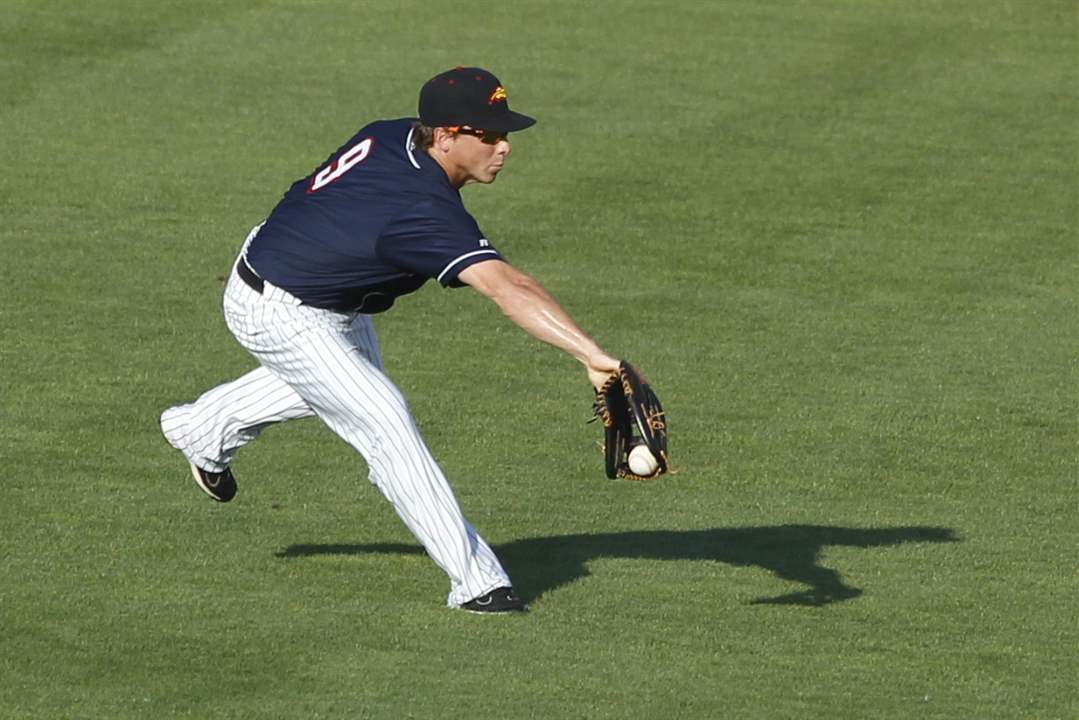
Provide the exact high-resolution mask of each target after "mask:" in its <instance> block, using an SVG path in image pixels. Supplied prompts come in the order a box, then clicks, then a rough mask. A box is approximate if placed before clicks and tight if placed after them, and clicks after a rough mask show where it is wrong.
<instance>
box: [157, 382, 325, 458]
mask: <svg viewBox="0 0 1079 720" xmlns="http://www.w3.org/2000/svg"><path fill="white" fill-rule="evenodd" d="M312 415H314V412H313V411H312V410H311V408H310V407H308V405H307V403H306V402H304V400H303V398H301V397H300V396H299V395H297V394H296V391H295V390H293V389H292V388H291V387H289V386H288V384H287V383H285V382H283V381H281V380H280V379H279V378H278V377H277V376H276V375H274V374H273V373H272V372H270V371H269V370H267V369H266V368H264V367H259V368H255V369H254V370H252V371H251V372H249V373H247V374H246V375H243V376H242V377H239V378H237V379H236V380H233V381H232V382H228V383H225V384H223V385H219V386H217V387H215V388H213V389H212V390H208V391H207V392H205V393H203V394H202V395H201V396H200V397H199V398H198V399H197V400H195V401H194V402H192V403H190V404H187V405H177V406H175V407H171V408H169V409H168V410H166V411H165V412H163V413H162V414H161V431H162V432H163V433H164V435H165V439H166V440H168V441H169V444H170V445H172V446H173V447H174V448H176V449H177V450H179V451H180V452H182V453H183V454H184V456H185V457H186V458H187V459H188V460H189V461H190V462H192V463H193V464H194V465H196V466H197V467H199V468H201V469H203V470H206V471H209V472H212V473H220V472H223V471H224V470H225V469H226V468H227V467H228V465H229V463H231V462H232V458H233V456H235V454H236V451H237V450H239V449H240V448H241V447H243V446H244V445H246V444H247V443H249V442H251V441H252V440H254V439H255V438H257V437H258V436H259V433H260V432H262V430H263V429H264V428H266V427H268V426H269V425H273V424H275V423H279V422H284V421H286V420H296V419H298V418H304V417H311V416H312Z"/></svg>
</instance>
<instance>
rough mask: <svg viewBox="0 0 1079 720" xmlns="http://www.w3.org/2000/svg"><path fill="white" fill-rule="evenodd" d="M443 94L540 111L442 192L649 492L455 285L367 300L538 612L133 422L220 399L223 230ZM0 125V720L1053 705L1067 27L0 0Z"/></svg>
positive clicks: (1009, 17) (339, 476) (713, 8)
mask: <svg viewBox="0 0 1079 720" xmlns="http://www.w3.org/2000/svg"><path fill="white" fill-rule="evenodd" d="M462 63H463V64H479V65H483V66H487V67H490V68H491V69H493V70H494V71H495V72H496V73H497V74H498V75H499V76H500V77H501V78H502V80H503V81H504V82H505V84H506V85H507V87H508V89H509V94H510V102H511V104H512V105H513V107H515V108H516V109H519V110H521V111H524V112H528V113H530V114H533V115H535V116H536V117H537V118H539V124H538V125H537V126H536V127H535V128H534V129H532V130H529V131H528V132H525V133H522V134H520V135H519V136H516V137H515V138H514V140H515V143H514V152H513V155H512V156H511V157H510V159H509V164H508V167H507V169H506V171H505V172H504V173H503V174H502V176H501V177H500V179H499V181H498V182H497V183H496V184H495V185H492V186H490V187H471V188H468V189H466V190H465V191H464V196H465V202H466V204H467V205H468V206H469V208H470V209H471V210H472V212H473V214H474V215H476V217H477V218H478V219H479V221H480V225H481V227H482V228H483V229H484V231H485V232H486V234H487V235H488V237H490V238H492V239H493V240H494V241H495V242H496V244H497V245H498V246H499V247H500V249H502V250H503V251H504V252H505V253H506V255H507V256H508V257H509V258H510V259H511V260H512V261H513V262H514V263H515V264H517V265H518V266H520V267H522V268H523V269H525V270H527V271H529V272H531V273H532V274H534V275H536V276H537V277H538V278H539V279H540V280H541V281H543V282H544V283H545V284H546V285H547V286H548V287H549V288H550V289H551V291H552V292H553V293H554V294H555V295H556V296H557V297H558V298H560V299H561V300H562V302H563V304H564V305H565V306H566V307H567V308H568V309H569V310H570V311H571V313H573V314H574V316H575V317H576V318H577V319H578V320H579V321H580V322H581V324H582V325H583V326H585V327H586V328H587V329H589V330H590V331H591V332H592V333H593V334H594V335H595V336H596V338H597V339H598V340H599V341H600V342H601V343H602V344H603V345H604V346H605V347H607V348H608V349H609V350H610V351H611V352H613V353H615V354H618V355H621V356H624V357H628V358H630V359H631V360H633V361H635V362H636V363H637V364H639V365H640V366H641V367H642V368H643V369H644V370H645V372H646V373H647V374H648V376H649V378H650V379H651V380H652V382H653V384H654V385H655V386H656V388H657V390H658V391H659V392H660V394H661V396H662V398H663V400H664V404H665V405H666V407H667V410H668V414H669V420H670V424H671V428H672V451H673V457H674V460H675V464H676V465H677V467H678V468H679V470H680V472H679V473H678V474H677V475H675V476H673V477H670V478H667V479H664V480H663V481H662V482H656V483H649V484H635V483H625V482H614V481H608V480H606V478H605V477H604V476H603V471H602V458H601V455H600V452H599V448H598V446H597V443H598V441H599V430H598V429H597V427H596V426H595V425H586V424H585V420H586V419H587V418H588V416H589V410H590V401H589V389H588V386H587V382H586V380H585V377H584V374H583V373H582V372H581V371H580V370H579V369H578V367H577V366H576V364H575V363H574V362H573V361H571V360H569V359H568V358H566V357H564V356H562V355H561V354H560V353H558V352H557V351H554V350H551V349H549V348H547V347H545V346H542V345H540V344H538V343H536V342H535V341H532V340H531V339H529V338H528V337H527V336H525V335H524V334H522V333H520V332H518V331H517V330H516V329H515V328H514V327H513V326H512V325H510V324H509V323H508V322H507V321H506V320H505V319H504V318H502V317H501V316H500V314H499V313H498V311H497V309H496V308H495V307H494V306H493V305H492V304H490V303H488V302H487V301H485V300H484V299H482V298H481V297H480V296H479V295H478V294H477V293H473V292H469V291H468V290H458V291H454V292H448V291H443V290H440V289H438V288H437V287H435V286H433V285H432V286H431V287H428V288H425V289H423V290H422V291H420V292H419V293H417V294H416V295H414V296H411V297H409V298H406V299H404V300H402V301H401V302H400V303H399V304H398V307H397V308H395V310H394V311H393V312H392V313H390V314H388V315H386V316H382V317H380V318H379V321H378V323H379V331H380V333H381V338H382V343H383V351H384V356H385V364H386V366H387V368H388V369H389V371H390V374H391V375H392V376H393V377H394V379H395V380H396V381H397V382H398V384H399V385H400V387H401V388H402V390H403V391H404V392H405V394H406V396H407V397H408V398H409V399H410V402H411V403H412V407H413V410H414V412H415V415H416V416H417V418H418V420H419V423H420V426H421V428H422V430H423V431H424V434H425V437H426V438H427V440H428V443H429V444H430V446H431V448H432V450H433V451H434V453H435V455H436V457H438V458H439V460H440V462H441V463H442V465H443V467H444V468H445V470H446V471H447V474H448V475H449V476H450V478H451V481H452V482H453V484H454V486H455V488H456V490H457V492H458V497H459V499H460V501H461V503H462V505H463V506H464V508H465V511H466V514H467V515H468V517H469V518H470V520H471V521H472V522H473V523H474V524H475V525H476V526H477V527H478V528H479V529H480V531H481V532H482V533H483V534H484V536H485V537H486V538H487V539H488V540H490V541H491V542H492V544H494V545H495V546H496V548H497V549H498V550H499V552H500V555H501V556H502V559H503V561H504V562H505V564H506V567H507V569H508V570H509V572H510V573H511V574H512V575H513V576H514V578H515V582H516V583H517V585H518V588H519V590H520V592H521V594H522V596H523V597H524V598H525V599H526V600H527V601H529V603H530V604H531V607H532V612H531V613H530V614H529V615H528V616H526V617H515V618H489V617H480V616H474V615H469V614H466V613H461V612H453V611H450V610H447V609H446V608H445V607H443V603H444V597H445V593H446V591H447V583H446V580H445V578H444V576H443V575H442V574H441V572H440V571H439V570H438V569H437V568H436V567H435V566H434V565H433V563H431V562H430V561H429V560H428V559H427V558H426V557H425V556H424V555H423V553H422V550H421V549H420V548H419V547H417V546H416V544H415V542H414V541H413V539H412V538H411V536H410V535H409V534H408V532H407V531H406V529H405V528H404V526H403V525H402V524H401V523H400V522H399V520H398V519H397V517H396V516H395V515H394V513H393V512H392V510H391V508H390V507H389V505H388V504H387V503H386V502H385V501H384V500H383V499H382V498H381V496H380V495H379V494H378V493H377V491H376V490H375V489H374V488H373V487H371V486H370V485H369V484H368V483H367V482H366V469H365V467H364V464H363V461H362V459H360V458H359V457H358V456H357V455H355V454H354V453H353V452H352V451H351V450H350V449H349V448H348V447H347V446H345V444H344V443H343V442H341V441H340V440H338V439H337V438H336V437H335V436H333V435H332V434H331V433H330V432H329V431H328V430H326V429H325V428H324V427H322V426H321V425H320V424H319V423H318V422H317V421H304V422H299V423H293V424H291V425H288V426H285V427H279V428H273V429H271V430H269V431H268V432H266V433H265V435H264V436H263V438H262V439H261V440H260V441H259V442H258V443H256V444H254V445H252V446H250V447H249V448H246V449H245V450H244V451H243V453H242V454H241V455H240V456H239V457H238V458H237V461H236V463H235V469H236V474H237V476H238V478H239V480H240V483H241V486H240V492H241V495H240V496H239V497H238V498H237V500H236V501H235V502H233V503H230V504H228V505H215V504H213V503H212V502H211V501H209V500H208V499H207V498H206V497H205V496H203V495H202V494H201V493H200V492H198V490H197V489H196V488H195V486H194V484H193V483H192V482H191V481H190V478H189V476H188V474H187V469H186V466H185V464H184V463H183V461H182V458H181V457H180V456H179V455H178V454H177V453H175V452H174V451H173V450H172V449H171V448H170V447H168V445H167V444H166V443H165V442H164V441H163V439H162V438H161V437H160V435H159V432H158V428H157V416H158V414H159V412H160V411H161V410H162V409H163V408H165V407H167V406H168V405H171V404H175V403H179V402H187V401H190V400H191V399H193V398H194V397H195V396H197V395H198V394H199V393H201V392H202V391H203V390H206V389H208V388H209V387H211V386H213V385H215V384H217V383H219V382H222V381H225V380H228V379H231V378H233V377H234V376H236V375H238V374H240V373H242V372H245V371H246V370H247V369H249V368H250V367H251V366H252V362H253V361H252V360H250V359H249V357H248V356H247V355H246V354H245V352H244V351H243V350H242V349H241V348H240V347H239V346H238V345H237V344H236V343H235V342H234V341H233V339H232V338H231V336H230V335H229V334H228V332H227V330H226V329H225V327H224V323H223V320H222V318H221V315H220V295H221V289H222V280H223V277H224V276H225V274H226V273H227V272H228V270H229V263H230V262H231V261H232V259H233V258H234V256H235V253H236V251H237V249H238V248H239V245H240V243H241V242H242V240H243V237H244V235H245V233H246V232H247V230H248V229H249V227H250V226H252V225H253V224H255V223H256V222H258V221H260V220H261V219H262V218H263V217H264V216H265V215H266V213H267V212H268V211H269V210H270V209H271V208H272V207H273V205H274V204H275V202H276V201H277V198H278V197H279V195H280V193H281V192H282V191H283V190H284V189H285V188H286V187H287V186H288V184H289V183H291V182H292V181H293V180H295V179H296V178H298V177H301V176H303V175H305V174H307V173H308V172H310V170H311V169H312V168H313V167H314V166H315V165H316V164H317V163H319V162H320V161H321V160H322V159H323V158H324V157H325V156H326V154H327V153H328V152H329V151H330V150H331V149H333V148H335V147H337V145H338V144H340V143H341V142H343V141H344V140H345V139H347V138H348V137H349V136H350V135H351V134H352V132H354V131H355V129H357V128H358V127H359V126H360V125H362V124H364V123H365V122H366V121H368V120H370V119H374V118H377V117H400V116H403V115H409V114H412V113H413V112H414V108H415V95H416V92H417V90H418V88H419V86H420V85H421V84H422V82H423V81H424V80H426V79H427V78H428V77H429V76H431V75H433V74H434V73H436V72H438V71H440V70H443V69H446V68H448V67H451V66H453V65H457V64H462ZM0 136H2V140H0V153H2V155H0V157H2V159H3V173H2V175H0V217H2V222H0V247H2V249H3V253H2V255H3V260H2V262H0V328H2V337H0V368H2V370H0V458H2V461H3V481H2V483H0V528H2V530H0V543H2V553H0V571H2V579H0V718H4V719H12V720H15V719H19V720H21V719H24V718H41V719H48V720H57V719H61V718H63V719H66V718H94V719H95V720H98V719H102V718H108V719H122V718H199V719H203V718H236V719H244V720H246V719H262V718H266V719H270V718H275V719H276V718H289V719H301V718H302V719H304V720H309V719H313V718H350V719H354V718H364V719H367V718H370V719H374V718H379V719H381V718H387V719H398V718H480V719H484V718H509V719H511V720H512V719H514V718H551V719H554V720H562V719H568V718H588V719H592V718H619V719H622V718H736V719H748V720H757V719H760V720H764V719H768V720H772V719H775V718H881V719H894V718H949V719H954V718H963V719H966V718H970V719H978V720H982V719H986V718H1000V719H1002V720H1003V719H1007V720H1010V719H1013V718H1037V719H1039V720H1041V719H1061V720H1069V719H1071V718H1075V717H1077V716H1079V687H1077V685H1079V662H1077V648H1079V603H1077V601H1076V594H1077V591H1079V582H1077V572H1076V568H1077V564H1079V497H1077V492H1076V490H1077V478H1079V312H1077V311H1079V307H1077V305H1079V303H1077V300H1079V273H1077V270H1079V262H1077V261H1079V219H1077V212H1079V210H1077V208H1079V170H1077V168H1079V17H1077V7H1076V4H1075V2H1073V1H1070V0H1059V1H1057V0H1030V1H1029V2H1016V1H1009V0H950V1H947V2H946V1H944V0H924V1H916V2H901V1H900V0H864V1H860V0H814V1H810V0H788V1H780V0H770V1H768V2H752V1H750V0H716V1H702V0H678V1H677V2H665V3H661V2H653V1H649V0H634V1H628V0H627V1H626V2H614V1H603V0H600V1H598V2H594V3H590V4H586V3H578V2H568V1H563V0H542V1H537V2H532V3H520V4H517V3H509V4H503V5H495V6H468V5H462V4H450V5H440V6H439V5H431V4H430V3H420V2H414V1H413V0H405V1H404V2H399V1H395V2H389V1H388V0H387V1H386V2H381V1H372V2H345V1H343V0H338V1H337V2H316V1H314V0H304V1H297V0H290V1H288V2H286V1H285V0H252V1H250V2H243V3H240V2H236V3H225V2H216V1H212V0H198V1H196V0H190V1H186V2H159V3H158V2H137V1H136V0H94V1H92V2H74V1H73V0H0Z"/></svg>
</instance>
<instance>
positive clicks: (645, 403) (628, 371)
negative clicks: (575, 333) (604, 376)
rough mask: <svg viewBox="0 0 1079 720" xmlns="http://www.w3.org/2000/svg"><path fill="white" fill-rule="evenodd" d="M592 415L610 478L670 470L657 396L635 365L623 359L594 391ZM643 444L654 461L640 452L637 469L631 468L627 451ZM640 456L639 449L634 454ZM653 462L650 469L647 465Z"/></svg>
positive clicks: (664, 423) (640, 477) (648, 475)
mask: <svg viewBox="0 0 1079 720" xmlns="http://www.w3.org/2000/svg"><path fill="white" fill-rule="evenodd" d="M593 412H594V413H595V416H596V417H597V418H599V419H600V421H601V422H602V423H603V431H604V432H603V435H604V438H603V440H604V444H603V453H604V459H605V464H606V470H607V477H609V478H625V479H627V480H650V479H652V478H655V477H658V476H660V475H662V474H663V473H665V472H668V471H669V470H670V459H669V458H668V456H667V418H666V416H665V415H664V413H663V406H662V405H660V403H659V398H658V397H656V394H655V393H654V392H652V388H651V387H649V385H648V383H647V382H645V380H644V378H642V377H641V374H640V373H639V372H637V370H636V368H634V367H633V366H632V365H630V364H629V363H628V362H626V361H624V360H623V361H622V363H621V364H620V365H619V368H618V372H617V373H615V374H614V375H612V376H611V377H610V379H608V380H607V382H606V383H605V384H604V385H603V387H602V388H600V389H599V390H597V391H596V400H595V404H594V405H593ZM639 445H643V446H644V447H645V448H647V449H648V451H649V452H650V453H651V454H652V458H653V459H654V460H655V462H654V463H651V462H648V460H649V459H648V458H647V455H643V460H644V461H645V462H644V464H643V466H642V465H640V464H638V463H639V462H640V460H641V459H642V458H635V460H637V462H635V463H634V464H636V465H637V470H638V472H634V470H633V468H631V467H630V465H631V462H630V457H629V456H630V453H631V452H633V450H634V448H636V447H637V446H639ZM636 454H637V455H638V456H642V451H641V450H638V451H637V453H636ZM652 464H654V465H655V469H654V470H652V471H651V472H644V473H642V472H639V471H641V470H644V469H648V470H651V468H650V467H648V466H649V465H652Z"/></svg>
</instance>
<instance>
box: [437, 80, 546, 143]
mask: <svg viewBox="0 0 1079 720" xmlns="http://www.w3.org/2000/svg"><path fill="white" fill-rule="evenodd" d="M420 122H422V123H423V124H424V125H426V126H427V127H453V126H455V125H468V126H469V127H473V128H476V129H477V130H494V131H495V132H513V131H515V130H524V129H525V128H527V127H532V126H533V125H535V124H536V121H535V119H534V118H530V117H529V116H527V115H522V114H521V113H518V112H514V111H512V110H510V106H509V103H508V102H507V100H506V89H505V88H504V87H502V83H500V82H499V81H498V78H496V77H495V76H494V75H492V74H491V73H489V72H487V71H486V70H484V69H482V68H476V67H467V68H466V67H460V66H458V67H455V68H454V69H453V70H447V71H446V72H444V73H440V74H438V75H435V76H434V77H433V78H431V79H430V80H428V81H427V82H426V83H424V85H423V87H422V88H421V89H420Z"/></svg>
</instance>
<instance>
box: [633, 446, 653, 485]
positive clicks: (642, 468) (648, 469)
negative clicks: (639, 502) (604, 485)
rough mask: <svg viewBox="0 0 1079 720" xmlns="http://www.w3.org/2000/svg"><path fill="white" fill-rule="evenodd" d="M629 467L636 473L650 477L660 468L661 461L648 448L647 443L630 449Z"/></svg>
mask: <svg viewBox="0 0 1079 720" xmlns="http://www.w3.org/2000/svg"><path fill="white" fill-rule="evenodd" d="M629 469H630V470H632V471H633V473H634V474H635V475H640V476H641V477H650V476H652V475H654V474H655V472H656V470H658V469H659V462H658V461H657V460H656V458H655V457H654V456H653V455H652V453H651V452H650V451H649V450H648V446H647V445H637V446H635V447H634V448H633V449H632V450H630V451H629Z"/></svg>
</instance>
